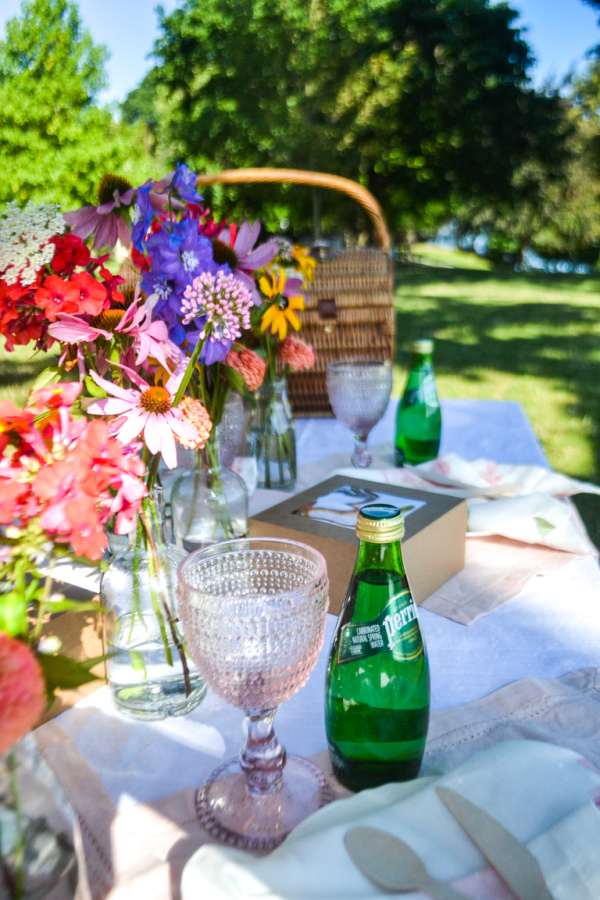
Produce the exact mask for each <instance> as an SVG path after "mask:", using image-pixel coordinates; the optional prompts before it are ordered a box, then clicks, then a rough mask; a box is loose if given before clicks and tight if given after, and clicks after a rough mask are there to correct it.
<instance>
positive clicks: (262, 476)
mask: <svg viewBox="0 0 600 900" xmlns="http://www.w3.org/2000/svg"><path fill="white" fill-rule="evenodd" d="M255 398H256V408H255V409H253V410H252V411H251V413H250V420H249V422H248V436H247V452H248V455H249V456H253V457H254V458H255V459H256V465H257V469H258V487H263V488H274V489H276V490H280V491H292V490H293V489H294V487H295V484H296V431H295V427H294V419H293V416H292V408H291V406H290V402H289V399H288V394H287V385H286V381H285V378H280V379H278V380H276V381H272V382H265V383H264V384H263V385H262V386H261V387H260V388H259V389H258V390H257V391H256V393H255Z"/></svg>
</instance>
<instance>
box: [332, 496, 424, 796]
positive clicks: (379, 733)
mask: <svg viewBox="0 0 600 900" xmlns="http://www.w3.org/2000/svg"><path fill="white" fill-rule="evenodd" d="M356 533H357V535H358V537H359V539H360V546H359V550H358V558H357V561H356V567H355V569H354V574H353V575H352V580H351V581H350V586H349V588H348V593H347V594H346V598H345V600H344V604H343V606H342V609H341V612H340V616H339V620H338V625H337V628H336V631H335V635H334V638H333V643H332V646H331V652H330V656H329V666H328V669H327V688H326V697H325V730H326V733H327V741H328V744H329V753H330V756H331V762H332V765H333V771H334V774H335V775H336V777H337V778H338V780H339V781H341V782H342V784H344V785H346V787H348V788H350V789H351V790H354V791H357V790H362V788H367V787H374V786H375V785H378V784H385V783H386V782H388V781H407V780H408V779H411V778H416V776H417V775H418V773H419V769H420V767H421V761H422V759H423V753H424V751H425V741H426V738H427V728H428V725H429V693H430V690H429V665H428V662H427V654H426V651H425V645H424V643H423V638H422V635H421V629H420V627H419V620H418V617H417V608H416V605H415V602H414V600H413V597H412V594H411V591H410V587H409V584H408V581H407V578H406V572H405V570H404V564H403V562H402V552H401V549H400V538H401V537H402V536H403V535H404V517H403V515H402V512H401V511H400V510H399V509H398V508H397V507H395V506H389V505H387V504H383V503H380V504H371V505H369V506H363V508H362V509H361V511H360V513H359V515H358V521H357V525H356Z"/></svg>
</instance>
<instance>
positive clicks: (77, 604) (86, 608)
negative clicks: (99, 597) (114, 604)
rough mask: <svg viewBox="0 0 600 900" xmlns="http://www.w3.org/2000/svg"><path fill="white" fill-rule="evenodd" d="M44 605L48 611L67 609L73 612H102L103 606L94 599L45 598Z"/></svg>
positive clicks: (56, 611)
mask: <svg viewBox="0 0 600 900" xmlns="http://www.w3.org/2000/svg"><path fill="white" fill-rule="evenodd" d="M46 607H47V608H48V611H49V612H50V613H59V612H66V611H67V610H71V609H72V610H75V612H97V613H102V612H104V611H105V610H104V607H102V606H100V604H99V603H96V602H95V601H94V600H83V601H82V600H67V598H66V597H64V598H63V599H62V600H47V601H46Z"/></svg>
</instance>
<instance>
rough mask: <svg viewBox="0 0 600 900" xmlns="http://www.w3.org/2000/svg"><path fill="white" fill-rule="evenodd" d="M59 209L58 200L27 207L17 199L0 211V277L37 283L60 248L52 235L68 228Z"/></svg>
mask: <svg viewBox="0 0 600 900" xmlns="http://www.w3.org/2000/svg"><path fill="white" fill-rule="evenodd" d="M59 210H60V208H59V206H58V204H56V203H40V204H39V206H35V205H34V204H32V203H28V204H27V206H25V207H24V208H23V209H19V206H18V204H17V202H16V201H13V202H12V203H7V205H6V209H5V210H4V212H2V213H0V277H1V278H3V280H4V281H5V282H6V283H7V284H16V282H17V281H19V280H20V282H21V284H22V285H23V286H27V285H28V284H33V283H34V281H35V280H36V277H37V273H38V272H39V271H40V269H42V268H43V267H44V266H45V265H47V264H48V263H50V262H52V258H53V257H54V253H55V250H56V248H55V247H54V244H51V243H49V241H50V238H51V237H53V235H55V234H62V233H63V232H64V230H65V222H64V219H63V217H62V215H61V213H60V211H59Z"/></svg>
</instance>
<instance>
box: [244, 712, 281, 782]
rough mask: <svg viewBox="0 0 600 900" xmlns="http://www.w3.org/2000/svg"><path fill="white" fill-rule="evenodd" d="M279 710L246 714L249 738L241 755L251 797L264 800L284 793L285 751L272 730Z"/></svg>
mask: <svg viewBox="0 0 600 900" xmlns="http://www.w3.org/2000/svg"><path fill="white" fill-rule="evenodd" d="M276 712H277V710H275V709H270V710H266V711H263V712H259V713H246V722H247V725H248V737H247V739H246V746H245V747H244V748H243V749H242V751H241V752H240V765H241V767H242V770H243V772H244V774H245V776H246V783H247V785H248V790H249V792H250V794H252V796H254V797H261V796H264V795H265V794H275V793H276V792H277V791H279V790H281V777H282V775H283V767H284V766H285V750H284V748H283V747H282V746H281V744H280V743H279V741H278V740H277V737H276V736H275V732H274V731H273V719H274V717H275V713H276Z"/></svg>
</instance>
